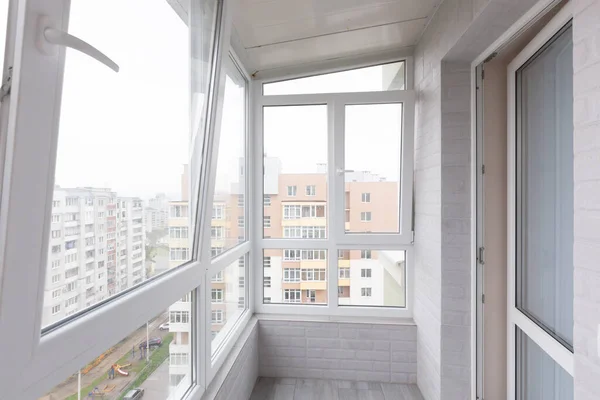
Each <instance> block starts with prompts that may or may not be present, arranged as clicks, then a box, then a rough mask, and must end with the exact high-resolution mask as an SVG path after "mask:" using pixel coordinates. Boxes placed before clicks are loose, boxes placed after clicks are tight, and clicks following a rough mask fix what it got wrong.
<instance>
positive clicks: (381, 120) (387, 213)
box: [344, 103, 402, 233]
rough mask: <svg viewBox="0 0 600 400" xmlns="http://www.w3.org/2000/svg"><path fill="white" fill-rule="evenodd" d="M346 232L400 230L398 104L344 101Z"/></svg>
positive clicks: (400, 128)
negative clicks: (345, 102)
mask: <svg viewBox="0 0 600 400" xmlns="http://www.w3.org/2000/svg"><path fill="white" fill-rule="evenodd" d="M345 129H346V136H345V137H346V139H345V152H344V154H345V155H344V157H345V169H346V173H345V197H344V200H345V204H346V207H345V208H346V221H345V224H346V225H345V227H346V232H351V233H356V232H377V233H398V232H399V225H400V213H399V211H400V170H401V168H400V166H401V154H402V153H401V151H402V149H401V144H402V104H401V103H395V104H368V105H367V104H365V105H351V106H346V128H345Z"/></svg>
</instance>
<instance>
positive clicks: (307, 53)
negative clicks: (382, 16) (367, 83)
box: [246, 20, 425, 72]
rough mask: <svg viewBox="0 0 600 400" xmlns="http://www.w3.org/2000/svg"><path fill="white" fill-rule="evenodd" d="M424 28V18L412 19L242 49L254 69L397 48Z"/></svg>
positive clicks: (414, 37)
mask: <svg viewBox="0 0 600 400" xmlns="http://www.w3.org/2000/svg"><path fill="white" fill-rule="evenodd" d="M424 27H425V21H424V20H413V21H408V22H401V23H397V24H388V25H381V26H375V27H371V28H365V29H361V30H354V31H347V32H342V33H336V34H331V35H325V36H317V37H311V38H308V39H300V40H294V41H288V42H284V43H277V44H272V45H266V46H261V47H254V48H250V49H247V50H246V56H247V59H248V60H249V62H250V64H251V65H249V66H248V67H249V69H250V70H251V71H252V72H254V71H262V70H265V69H273V68H280V67H285V66H292V65H299V64H306V63H312V62H318V61H323V60H330V59H335V58H344V57H353V56H359V55H363V54H368V53H374V52H379V51H385V50H389V49H393V48H398V49H400V48H402V47H407V46H411V45H413V44H414V43H416V41H417V40H418V38H419V36H420V34H421V32H422V30H423V28H424Z"/></svg>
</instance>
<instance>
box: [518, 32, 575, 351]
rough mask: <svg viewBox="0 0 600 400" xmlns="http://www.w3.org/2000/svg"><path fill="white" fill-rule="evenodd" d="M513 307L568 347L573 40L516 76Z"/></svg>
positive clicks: (556, 45) (551, 48)
mask: <svg viewBox="0 0 600 400" xmlns="http://www.w3.org/2000/svg"><path fill="white" fill-rule="evenodd" d="M517 93H518V94H519V96H518V97H517V110H518V116H519V120H518V124H517V125H518V132H517V154H518V155H519V162H518V163H517V191H518V199H517V268H518V273H517V307H519V308H520V309H521V310H522V311H523V312H525V313H526V314H528V315H529V316H530V317H531V318H532V319H533V320H535V321H536V322H537V323H538V324H540V325H541V326H542V327H543V328H544V329H546V330H547V331H548V332H550V333H551V334H553V335H554V336H555V337H557V338H559V339H560V340H561V341H563V343H565V344H566V345H567V346H570V345H572V343H573V240H574V239H573V238H574V236H573V212H574V211H573V210H574V206H573V191H574V186H573V41H572V29H571V28H568V29H566V30H564V31H563V32H562V33H561V34H559V35H558V36H557V37H556V38H555V39H554V40H553V41H552V42H551V43H550V44H549V45H548V46H547V47H546V48H544V49H543V51H541V53H539V54H538V55H537V56H535V57H534V58H533V59H531V60H530V61H529V62H528V63H527V64H526V65H525V66H523V67H522V68H521V69H520V70H519V71H518V72H517Z"/></svg>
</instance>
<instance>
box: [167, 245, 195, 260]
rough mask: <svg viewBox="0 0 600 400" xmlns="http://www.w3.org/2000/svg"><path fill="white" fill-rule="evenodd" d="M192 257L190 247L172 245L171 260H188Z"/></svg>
mask: <svg viewBox="0 0 600 400" xmlns="http://www.w3.org/2000/svg"><path fill="white" fill-rule="evenodd" d="M189 257H190V249H188V248H187V247H172V248H171V249H170V260H171V261H187V260H188V259H189Z"/></svg>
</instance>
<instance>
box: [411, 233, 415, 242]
mask: <svg viewBox="0 0 600 400" xmlns="http://www.w3.org/2000/svg"><path fill="white" fill-rule="evenodd" d="M410 243H411V244H415V231H412V238H411V240H410Z"/></svg>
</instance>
